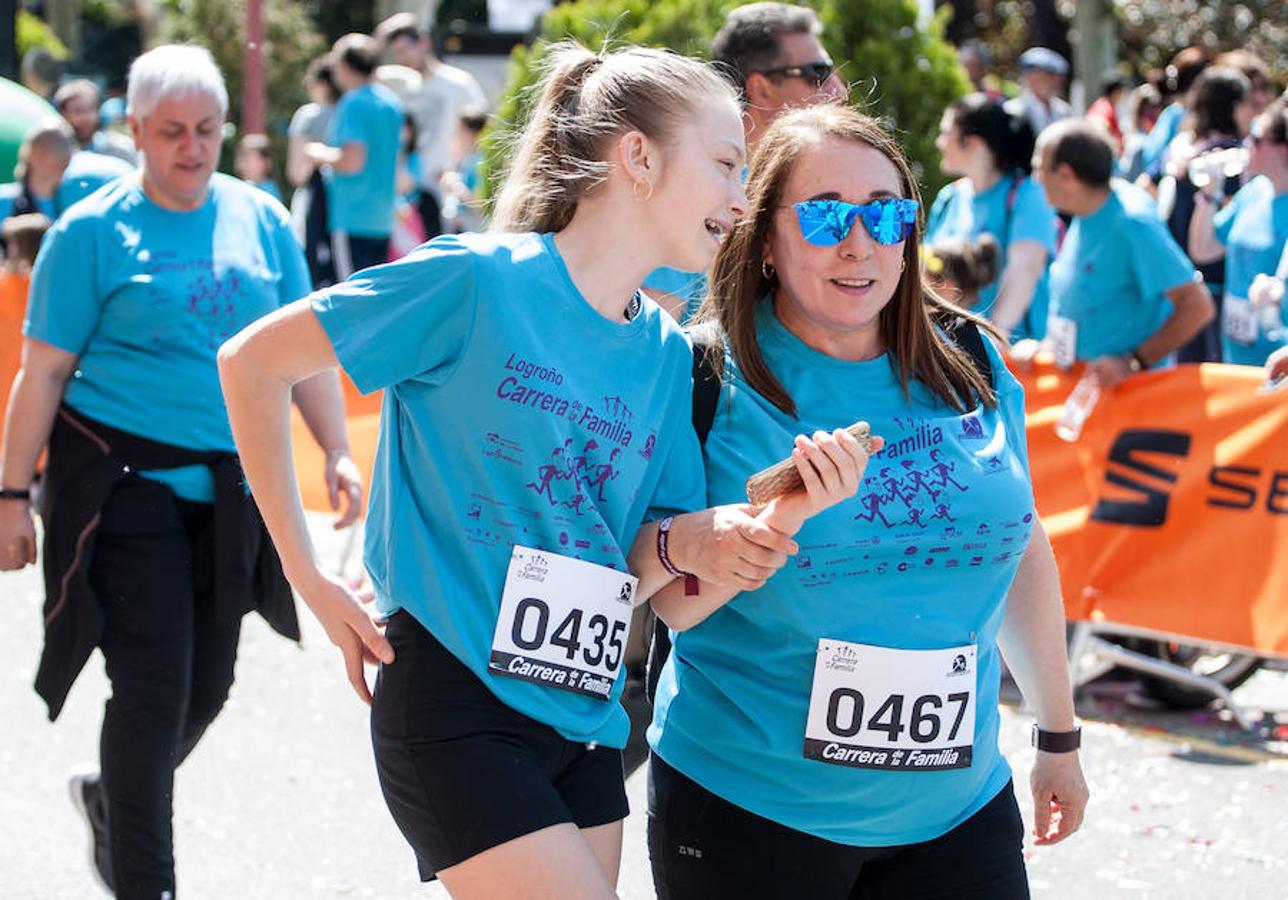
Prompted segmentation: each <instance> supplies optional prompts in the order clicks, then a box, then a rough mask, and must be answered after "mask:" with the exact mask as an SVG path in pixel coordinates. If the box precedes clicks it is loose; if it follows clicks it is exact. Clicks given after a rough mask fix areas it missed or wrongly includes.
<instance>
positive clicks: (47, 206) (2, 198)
mask: <svg viewBox="0 0 1288 900" xmlns="http://www.w3.org/2000/svg"><path fill="white" fill-rule="evenodd" d="M21 193H22V184H21V182H17V181H12V182H10V183H9V184H0V222H3V221H4V220H5V219H7V218H9V217H10V216H12V215H13V207H14V203H15V202H16V201H17V199H18V196H19V194H21ZM32 201H33V202H34V203H35V204H36V210H37V212H40V213H43V214H44V216H45V218H47V219H49V220H50V221H51V222H52V221H53V220H54V219H57V218H58V212H59V205H58V199H57V198H56V197H32Z"/></svg>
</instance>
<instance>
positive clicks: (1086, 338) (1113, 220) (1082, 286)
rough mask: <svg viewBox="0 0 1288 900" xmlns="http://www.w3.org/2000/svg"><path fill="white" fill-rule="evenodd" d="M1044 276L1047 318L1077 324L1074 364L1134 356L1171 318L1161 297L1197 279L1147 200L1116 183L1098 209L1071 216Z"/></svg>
mask: <svg viewBox="0 0 1288 900" xmlns="http://www.w3.org/2000/svg"><path fill="white" fill-rule="evenodd" d="M1050 275H1051V315H1053V316H1056V315H1058V316H1063V317H1064V318H1067V319H1070V320H1072V321H1073V322H1074V324H1076V325H1077V328H1078V339H1077V348H1076V353H1077V358H1078V359H1080V360H1091V359H1095V358H1096V357H1099V356H1105V355H1107V354H1118V353H1130V352H1131V351H1132V350H1134V349H1136V347H1138V346H1139V345H1140V342H1141V341H1143V340H1145V339H1146V338H1147V337H1149V336H1150V335H1151V334H1153V333H1154V332H1156V331H1157V330H1158V329H1159V328H1160V327H1161V326H1162V324H1163V323H1164V322H1165V321H1166V320H1167V317H1168V316H1170V315H1171V314H1172V302H1171V301H1170V300H1168V299H1167V297H1166V296H1164V292H1165V291H1170V290H1172V289H1173V288H1178V287H1182V286H1183V285H1186V284H1189V283H1190V282H1192V281H1194V280H1195V279H1197V278H1198V273H1197V272H1196V271H1195V269H1194V264H1193V263H1192V262H1190V260H1189V258H1188V257H1186V255H1185V253H1184V252H1183V251H1182V250H1181V248H1180V247H1179V246H1178V245H1177V243H1176V241H1175V239H1174V238H1173V237H1172V235H1171V234H1170V233H1169V232H1168V230H1167V226H1166V225H1165V224H1163V220H1162V219H1160V218H1159V216H1158V211H1157V209H1156V207H1155V206H1154V201H1153V199H1152V198H1151V197H1150V196H1149V195H1148V194H1146V193H1145V192H1144V191H1142V190H1140V189H1139V188H1137V187H1135V186H1133V185H1130V184H1127V182H1125V181H1118V180H1115V181H1113V182H1112V183H1111V190H1110V192H1109V198H1108V199H1107V200H1106V201H1105V204H1104V206H1102V207H1101V208H1100V209H1098V210H1096V211H1095V212H1094V213H1092V214H1091V215H1089V216H1085V217H1084V216H1076V217H1074V220H1073V223H1072V224H1071V225H1070V226H1069V232H1068V234H1066V235H1065V238H1064V243H1063V244H1062V245H1061V246H1060V252H1059V253H1058V254H1057V255H1056V258H1055V262H1053V263H1052V264H1051V271H1050ZM1172 359H1173V358H1172V357H1167V358H1166V359H1164V360H1160V361H1159V363H1158V364H1159V365H1165V364H1168V363H1169V362H1170V361H1171V360H1172Z"/></svg>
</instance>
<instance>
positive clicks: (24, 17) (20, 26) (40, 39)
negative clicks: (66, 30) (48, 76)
mask: <svg viewBox="0 0 1288 900" xmlns="http://www.w3.org/2000/svg"><path fill="white" fill-rule="evenodd" d="M16 24H17V41H16V42H17V45H18V58H19V59H22V57H23V55H24V54H26V52H27V51H28V50H35V49H36V48H37V47H44V48H45V49H46V50H48V51H49V52H50V53H51V54H53V57H54V59H66V58H67V47H66V46H64V45H63V42H62V41H60V40H59V39H58V35H56V34H54V29H52V28H50V27H49V25H48V24H47V23H46V22H45V20H44V19H42V18H40V17H39V16H37V15H35V14H34V13H31V12H28V11H27V10H25V9H19V10H18V18H17V23H16Z"/></svg>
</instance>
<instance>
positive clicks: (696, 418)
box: [689, 322, 722, 447]
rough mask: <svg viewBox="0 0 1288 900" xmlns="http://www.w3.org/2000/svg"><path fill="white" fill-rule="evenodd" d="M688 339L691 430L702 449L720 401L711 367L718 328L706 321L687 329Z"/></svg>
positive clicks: (719, 341)
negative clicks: (691, 356) (691, 369)
mask: <svg viewBox="0 0 1288 900" xmlns="http://www.w3.org/2000/svg"><path fill="white" fill-rule="evenodd" d="M689 338H690V340H692V341H693V430H694V431H696V432H697V433H698V443H699V444H701V445H702V446H704V447H705V446H706V444H707V435H708V434H710V433H711V426H712V424H713V423H714V422H715V420H716V405H717V404H718V403H719V402H720V375H719V373H718V372H716V370H715V367H714V366H712V365H711V354H712V353H713V352H715V350H716V348H719V347H720V346H721V345H722V341H721V339H720V328H719V326H718V325H716V323H714V322H706V323H703V324H702V325H697V326H694V327H693V328H690V329H689Z"/></svg>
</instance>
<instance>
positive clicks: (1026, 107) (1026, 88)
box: [1006, 47, 1073, 134]
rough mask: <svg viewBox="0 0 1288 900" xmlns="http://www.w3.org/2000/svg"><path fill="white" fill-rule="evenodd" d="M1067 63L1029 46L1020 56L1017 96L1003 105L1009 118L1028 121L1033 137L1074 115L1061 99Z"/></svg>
mask: <svg viewBox="0 0 1288 900" xmlns="http://www.w3.org/2000/svg"><path fill="white" fill-rule="evenodd" d="M1068 74H1069V64H1068V63H1067V62H1065V60H1064V57H1063V56H1061V55H1060V54H1059V53H1056V52H1055V51H1054V50H1050V49H1048V48H1046V47H1030V48H1029V49H1028V50H1025V51H1024V52H1023V53H1021V54H1020V84H1021V85H1022V86H1023V90H1022V91H1021V92H1020V96H1018V97H1016V98H1014V99H1013V100H1010V101H1008V102H1007V104H1006V111H1007V112H1009V113H1011V114H1012V115H1017V116H1019V115H1022V116H1025V117H1027V118H1028V120H1029V123H1030V124H1031V125H1032V126H1033V133H1034V134H1041V133H1042V129H1043V128H1046V127H1047V126H1048V125H1050V124H1051V123H1052V122H1058V121H1059V120H1060V119H1063V118H1066V117H1068V116H1071V115H1073V107H1071V106H1070V105H1069V104H1068V103H1066V102H1065V101H1064V100H1062V99H1060V91H1061V90H1063V89H1064V78H1065V76H1066V75H1068Z"/></svg>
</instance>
